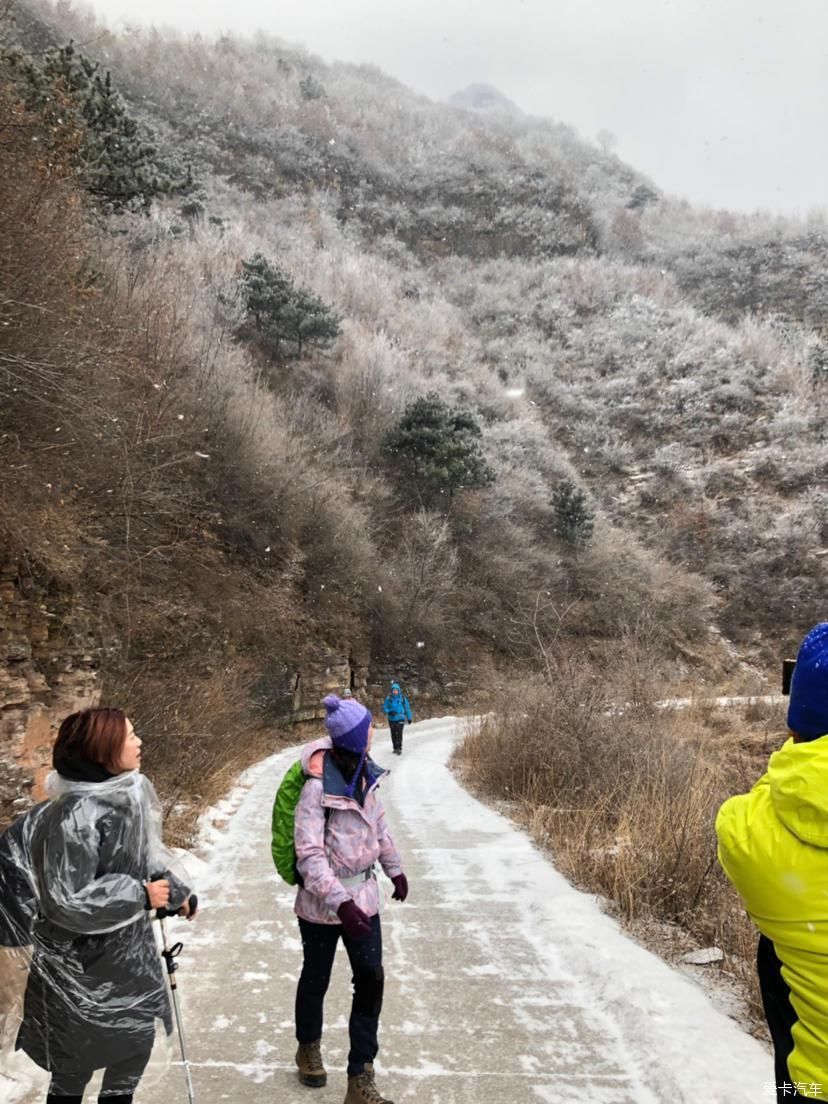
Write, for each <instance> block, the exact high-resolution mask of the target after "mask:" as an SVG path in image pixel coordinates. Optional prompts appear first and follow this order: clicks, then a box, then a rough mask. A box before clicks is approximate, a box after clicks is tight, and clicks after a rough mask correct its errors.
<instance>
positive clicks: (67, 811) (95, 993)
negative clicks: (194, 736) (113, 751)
mask: <svg viewBox="0 0 828 1104" xmlns="http://www.w3.org/2000/svg"><path fill="white" fill-rule="evenodd" d="M47 785H48V791H49V793H50V800H48V801H45V802H43V803H41V804H40V805H37V806H35V807H34V808H33V809H32V810H30V811H29V812H28V813H26V814H25V815H24V816H22V817H20V818H19V819H18V820H17V821H15V822H14V824H12V826H11V827H10V828H9V829H8V830H7V831H6V832H5V833H4V834H3V836H2V837H0V946H5V947H7V948H20V949H21V950H20V951H19V952H18V961H19V962H20V961H22V960H24V958H26V959H27V958H28V957H29V956H30V957H31V966H30V969H29V973H28V981H27V984H26V989H25V998H24V1001H23V1010H22V1019H21V1018H20V1016H19V1014H18V1016H17V1019H18V1021H19V1031H18V1032H17V1034H16V1046H17V1048H18V1049H23V1050H24V1051H25V1052H26V1053H27V1054H28V1055H29V1057H30V1058H31V1059H32V1060H33V1061H34V1062H36V1063H37V1065H39V1066H41V1067H42V1068H43V1069H45V1070H51V1071H55V1070H63V1069H66V1068H67V1067H68V1068H70V1069H75V1070H83V1069H87V1070H90V1071H91V1070H95V1069H101V1068H105V1067H108V1066H111V1065H115V1064H117V1063H119V1062H122V1061H124V1060H125V1059H129V1058H130V1057H131V1056H133V1055H135V1054H138V1053H141V1052H148V1050H149V1049H150V1048H151V1046H152V1041H153V1039H154V1036H155V1031H156V1026H157V1024H158V1022H159V1021H160V1023H162V1024H163V1025H164V1028H165V1030H166V1031H167V1033H169V1032H170V1030H171V1021H170V1007H169V1000H168V996H167V991H166V985H165V980H164V976H163V972H162V968H161V963H160V959H159V954H158V950H157V946H156V942H155V937H154V935H153V932H152V926H151V917H152V913H151V912H149V911H148V909H147V897H146V892H145V890H144V882H146V881H148V880H150V879H151V878H153V877H158V876H162V877H168V878H170V882H171V901H170V908H171V909H172V908H177V907H180V905H181V904H183V902H184V900H185V899H186V897H187V895H188V892H189V890H188V888H187V887H186V886H185V885H184V884H183V882H181V881H180V880H179V879H177V878H176V877H174V875H172V874H171V872H170V869H169V868H170V865H171V861H172V856H171V854H170V853H169V852H168V851H166V850H165V849H164V847H163V845H162V843H161V807H160V803H159V801H158V797H157V796H156V793H155V790H154V789H153V787H152V784H151V783H150V781H149V780H148V779H147V778H146V777H145V776H144V775H142V774H141V773H139V772H138V771H129V772H127V773H125V774H120V775H116V776H115V777H113V778H110V779H108V780H106V781H104V782H70V781H68V780H66V779H65V778H62V777H61V776H60V775H57V774H52V775H50V778H49V780H48V783H47ZM23 948H29V949H28V950H25V951H24V950H23ZM7 953H8V952H7ZM12 953H13V952H12ZM14 1019H15V1017H14V1016H13V1015H11V1014H10V1013H9V1011H8V1010H7V1012H6V1030H5V1032H4V1034H5V1035H6V1038H7V1041H10V1040H8V1036H9V1034H10V1031H9V1021H11V1022H12V1023H14Z"/></svg>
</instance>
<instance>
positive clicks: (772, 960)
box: [756, 935, 812, 1104]
mask: <svg viewBox="0 0 828 1104" xmlns="http://www.w3.org/2000/svg"><path fill="white" fill-rule="evenodd" d="M756 968H757V970H758V972H759V989H760V990H761V993H762V1005H763V1007H764V1009H765V1018H766V1020H767V1021H768V1030H769V1031H770V1036H771V1039H772V1040H773V1058H774V1063H773V1067H774V1074H775V1077H776V1099H777V1101H778V1102H779V1104H796V1102H797V1101H802V1102H803V1104H806V1102H807V1101H808V1100H809V1099H812V1098H810V1097H807V1096H802V1095H800V1093H797V1092H795V1091H794V1089H793V1083H792V1082H791V1075H790V1073H789V1072H788V1055H789V1054H790V1053H791V1051H792V1050H793V1046H794V1044H793V1035H792V1034H791V1029H792V1028H793V1025H794V1024H795V1023H796V1020H797V1016H796V1012H795V1011H794V1007H793V1005H792V1004H791V1000H790V989H789V988H788V986H787V983H786V982H785V979H784V978H783V977H782V963H781V962H780V960H779V956H778V955H777V953H776V948H775V947H774V945H773V943H772V941H771V940H770V939H768V938H767V936H764V935H760V936H759V947H758V949H757V953H756ZM786 1088H787V1091H786Z"/></svg>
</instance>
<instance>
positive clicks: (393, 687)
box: [391, 682, 402, 694]
mask: <svg viewBox="0 0 828 1104" xmlns="http://www.w3.org/2000/svg"><path fill="white" fill-rule="evenodd" d="M395 690H396V691H397V693H398V694H401V693H402V690H401V689H400V684H399V683H398V682H392V683H391V693H392V694H393V693H394V691H395Z"/></svg>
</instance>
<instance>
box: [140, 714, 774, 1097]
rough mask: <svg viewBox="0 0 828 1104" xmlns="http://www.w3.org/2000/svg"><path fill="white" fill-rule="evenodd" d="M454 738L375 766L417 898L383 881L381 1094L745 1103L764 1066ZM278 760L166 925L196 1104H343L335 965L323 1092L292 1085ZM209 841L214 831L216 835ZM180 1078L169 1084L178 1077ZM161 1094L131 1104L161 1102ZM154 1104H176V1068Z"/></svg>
mask: <svg viewBox="0 0 828 1104" xmlns="http://www.w3.org/2000/svg"><path fill="white" fill-rule="evenodd" d="M461 723H462V722H459V721H455V720H454V719H451V718H447V719H443V720H432V721H426V722H423V723H421V724H417V725H414V726H413V727H411V728H407V729H406V736H405V753H404V755H403V757H402V758H401V759H395V758H393V756H392V755H391V754H390V738H389V734H388V731H387V730H379V731H378V733H377V740H376V743H375V747H374V755H375V758H376V759H377V760H378V761H379V762H380V763H382V764H383V765H388V766H390V767H391V768H392V773H391V776H390V778H389V779H387V780H386V782H385V783H384V784H383V796H384V801H385V805H386V809H387V811H388V816H389V820H390V822H391V824H392V827H393V829H394V832H395V835H396V837H397V842H398V845H399V847H400V850H401V852H402V854H403V856H404V859H405V861H406V867H407V873H408V877H409V882H410V885H411V894H410V897H409V900H408V901H407V902H406V903H405V904H403V905H400V904H398V903H397V902H391V901H390V889H391V887H390V883H388V882H386V881H385V880H384V879H383V886H384V897H385V900H386V904H385V908H384V914H383V928H384V942H385V969H386V978H387V982H386V999H385V1007H384V1010H383V1014H382V1024H381V1034H380V1045H381V1049H380V1055H379V1059H378V1063H377V1068H378V1077H377V1081H378V1085H379V1087H380V1089H381V1090H383V1091H384V1092H385V1093H386V1095H388V1096H389V1097H390V1098H391V1099H392V1100H394V1101H395V1102H396V1104H402V1102H405V1101H417V1102H421V1104H426V1102H430V1104H514V1102H517V1101H530V1100H537V1101H543V1102H550V1104H551V1102H557V1101H561V1102H563V1101H566V1102H568V1104H570V1102H572V1101H584V1102H590V1104H596V1102H597V1104H652V1102H656V1101H659V1102H660V1101H665V1102H666V1101H669V1102H671V1104H677V1102H681V1101H686V1102H688V1104H691V1102H692V1104H698V1102H702V1101H703V1102H705V1104H714V1102H721V1104H740V1102H743V1101H744V1102H745V1104H746V1102H748V1101H751V1102H755V1101H757V1100H759V1099H761V1098H762V1097H763V1095H765V1093H766V1091H767V1090H766V1086H767V1085H768V1084H769V1083H770V1082H771V1081H772V1078H773V1072H772V1064H771V1060H770V1057H769V1055H768V1053H767V1052H766V1051H765V1050H764V1049H763V1048H762V1047H761V1046H760V1044H759V1043H757V1042H756V1041H755V1040H753V1039H752V1038H750V1037H749V1036H747V1035H746V1034H745V1033H744V1032H743V1031H742V1030H741V1029H740V1028H739V1027H738V1026H737V1025H736V1024H735V1023H734V1022H733V1021H731V1020H730V1019H728V1018H727V1017H726V1016H725V1015H724V1014H722V1013H721V1012H719V1011H717V1010H716V1009H714V1008H713V1006H712V1005H711V1004H710V1002H709V1000H708V999H707V997H706V996H705V994H704V993H703V992H702V991H701V990H700V989H699V988H698V987H696V986H695V985H694V984H693V983H692V982H691V981H689V980H687V979H685V978H684V977H683V976H681V975H680V974H678V973H676V972H675V971H674V970H673V969H672V968H671V967H669V966H668V965H666V964H665V963H664V962H662V961H661V960H660V959H659V958H657V957H655V956H654V955H652V954H650V953H649V952H648V951H645V950H643V949H642V948H641V947H639V946H638V945H637V944H635V943H633V942H631V941H630V940H629V939H627V938H626V937H625V936H624V935H623V934H622V933H621V932H620V930H619V928H618V925H617V924H616V923H615V921H613V920H612V919H610V918H609V917H607V916H605V915H604V914H603V913H602V912H601V911H600V910H599V908H598V906H597V905H596V903H595V902H594V900H593V899H592V898H591V897H590V896H588V895H586V894H582V893H579V892H578V891H576V890H575V889H573V888H572V887H571V886H570V885H569V884H568V883H567V882H566V881H565V880H564V879H563V878H562V877H561V876H560V875H559V874H558V873H557V872H556V871H555V869H554V868H553V867H552V866H551V865H550V863H549V862H548V861H547V859H546V858H544V857H543V855H542V854H541V853H540V852H539V851H538V849H537V848H536V847H535V846H534V845H533V844H532V843H531V841H530V840H529V839H528V838H527V837H526V835H525V834H524V833H522V832H521V831H519V830H517V829H516V828H515V827H514V825H513V824H511V823H510V822H509V821H508V820H507V819H505V818H504V817H502V816H501V815H499V814H498V813H496V812H494V811H492V810H491V809H489V808H487V807H485V806H484V805H482V804H480V803H479V802H478V801H476V800H475V799H474V798H472V797H471V796H470V795H469V794H468V793H467V792H466V791H465V790H464V789H463V788H462V787H461V786H460V785H459V784H458V782H457V781H456V779H455V777H454V776H453V774H452V773H451V772H450V771H449V769H448V767H447V760H448V758H449V756H450V753H451V749H452V747H453V744H454V741H455V738H456V736H457V734H458V733H459V731H460V728H461ZM295 758H296V753H295V751H287V752H283V753H281V754H279V755H276V756H274V757H272V758H271V759H268V760H267V761H266V762H264V763H262V764H259V765H258V766H257V767H255V768H253V769H252V770H251V771H249V772H247V775H246V776H244V778H243V779H242V784H241V785H240V787H239V788H238V789H237V790H236V791H235V792H234V794H233V795H232V796H231V798H230V799H229V800H228V801H227V802H225V803H224V809H223V811H222V813H221V814H220V816H221V817H226V821H223V820H222V819H218V820H216V819H215V814H214V827H213V828H212V843H211V847H210V851H209V854H208V855H207V861H208V866H207V867H206V868H205V869H203V870H202V871H201V874H202V879H201V880H202V884H201V885H200V886H199V888H200V891H201V893H202V897H203V901H204V908H203V912H202V915H201V916H200V918H199V919H198V921H197V922H196V923H193V924H191V925H187V924H185V923H184V922H183V921H176V922H175V925H174V931H175V933H176V937H177V938H182V939H183V940H184V941H185V951H184V954H183V956H182V959H181V971H180V974H179V979H180V988H181V993H182V996H183V1002H184V1016H185V1021H186V1025H187V1032H188V1039H189V1045H190V1049H191V1057H192V1060H193V1078H194V1081H195V1086H196V1094H197V1098H198V1100H199V1102H200V1104H218V1102H219V1101H228V1100H229V1101H233V1102H234V1104H235V1102H236V1101H245V1102H246V1104H300V1102H302V1104H333V1102H336V1104H341V1101H342V1099H343V1097H344V1093H345V1075H344V1067H345V1056H346V1053H347V1014H348V1008H349V1003H350V985H349V982H350V975H349V970H348V963H347V958H346V956H345V953H344V951H343V950H341V949H340V952H339V954H338V957H337V963H336V966H335V970H334V980H333V984H332V986H331V990H330V992H329V995H328V1000H327V1005H326V1019H327V1024H326V1033H325V1036H324V1039H323V1054H324V1057H325V1062H326V1065H327V1067H328V1071H329V1078H328V1086H327V1088H324V1089H319V1090H310V1089H306V1088H303V1087H302V1086H300V1085H299V1084H298V1082H297V1080H296V1076H295V1070H294V1065H293V1055H294V1051H295V1042H294V1035H293V999H294V991H295V983H296V978H297V974H298V970H299V965H300V944H299V939H298V929H297V926H296V921H295V918H294V915H293V911H292V906H293V891H291V890H290V889H289V888H288V887H287V886H285V885H284V884H283V883H281V882H280V881H279V880H278V878H277V876H276V874H275V871H274V869H273V866H272V863H271V859H270V852H269V834H270V812H271V805H272V801H273V795H274V791H275V789H276V786H277V784H278V782H279V779H280V778H281V776H282V774H283V772H284V770H285V769H286V768H287V767H288V766H289V765H290V763H291V762H293V761H294V759H295ZM216 825H217V826H216ZM179 1079H180V1080H179ZM157 1095H158V1087H157V1086H156V1087H155V1088H154V1089H153V1090H152V1092H151V1093H150V1091H149V1089H148V1088H147V1089H145V1091H144V1093H139V1096H138V1100H139V1101H140V1100H141V1099H144V1100H149V1099H150V1098H151V1097H152V1098H153V1099H154V1098H155V1097H156V1096H157ZM164 1096H165V1099H168V1100H174V1099H179V1098H180V1099H186V1096H185V1094H184V1086H183V1077H182V1076H181V1071H180V1070H177V1069H173V1070H171V1071H169V1075H168V1080H167V1083H166V1087H165V1089H164Z"/></svg>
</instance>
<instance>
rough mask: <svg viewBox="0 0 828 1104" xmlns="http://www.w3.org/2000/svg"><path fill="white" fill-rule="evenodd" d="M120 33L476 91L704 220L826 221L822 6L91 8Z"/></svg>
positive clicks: (825, 1) (750, 0)
mask: <svg viewBox="0 0 828 1104" xmlns="http://www.w3.org/2000/svg"><path fill="white" fill-rule="evenodd" d="M92 6H93V7H94V8H95V9H97V10H98V11H100V12H101V13H102V14H104V15H105V16H106V17H107V18H108V20H109V21H110V22H112V23H114V24H116V25H118V24H119V23H122V22H123V21H124V20H126V21H128V22H132V23H136V22H141V23H155V24H156V25H158V26H164V25H169V26H177V27H180V28H185V29H189V30H200V31H201V32H202V33H206V32H216V31H225V30H232V31H236V32H241V33H249V32H252V31H254V30H257V29H264V30H267V31H270V32H272V33H274V34H276V35H278V36H279V37H280V38H283V39H286V40H288V41H290V42H296V43H301V44H303V45H304V46H306V47H307V48H308V49H309V50H311V51H312V52H313V53H316V54H319V55H321V56H322V57H323V58H325V59H326V60H332V59H339V60H342V61H360V62H361V61H368V62H373V63H375V64H376V65H379V66H380V67H381V68H382V69H384V70H385V71H386V72H388V73H391V74H393V75H394V76H396V77H398V78H399V79H400V80H402V81H403V82H404V83H406V84H408V85H409V86H411V87H412V88H415V89H417V90H418V91H420V92H425V93H426V94H427V95H429V96H431V97H433V98H435V99H445V98H446V97H447V96H448V95H449V94H450V93H451V92H454V91H457V90H458V89H459V88H462V87H464V86H465V85H467V84H470V83H472V82H473V81H482V82H486V83H489V84H493V85H495V86H496V87H497V88H499V89H500V90H501V91H502V92H503V93H504V94H505V95H507V96H508V97H509V98H510V99H512V100H514V101H515V102H516V103H517V104H518V105H519V106H520V107H522V108H523V109H524V110H525V111H528V112H531V113H532V114H537V115H548V116H551V117H553V118H555V119H557V120H559V121H561V122H566V123H570V124H572V125H573V126H575V127H576V128H577V129H578V130H579V131H580V132H581V134H582V135H583V136H584V137H586V138H589V139H594V137H595V135H596V133H597V132H598V131H599V130H600V129H602V128H606V129H609V130H611V131H613V132H614V133H615V135H616V136H617V138H618V145H617V147H616V152H617V153H618V154H619V155H620V156H621V157H623V158H624V159H625V160H627V161H629V162H630V163H632V164H633V165H634V166H635V167H636V168H638V169H640V170H642V171H643V172H646V173H648V174H649V175H650V176H651V177H652V178H653V179H654V180H655V181H656V183H657V184H658V185H659V186H661V187H662V188H664V189H666V190H667V191H670V192H673V193H675V194H678V195H684V196H687V197H688V198H689V199H692V200H694V201H696V202H701V203H707V204H710V205H713V206H717V207H719V206H721V207H730V208H733V209H736V210H743V211H751V210H754V209H756V208H763V209H766V210H772V211H783V212H789V213H800V214H806V213H807V212H808V211H809V210H810V209H812V208H814V207H828V0H201V4H200V5H198V6H196V4H195V3H193V0H92Z"/></svg>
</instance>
